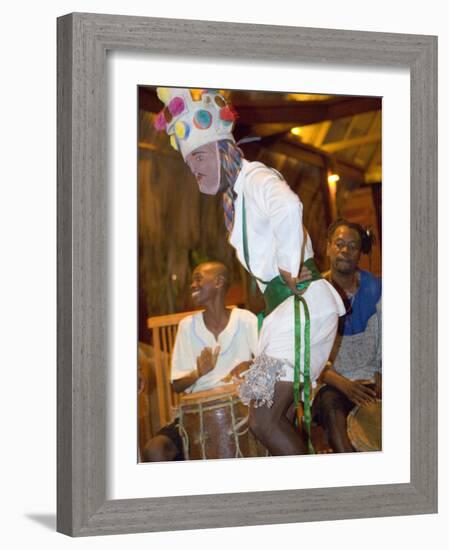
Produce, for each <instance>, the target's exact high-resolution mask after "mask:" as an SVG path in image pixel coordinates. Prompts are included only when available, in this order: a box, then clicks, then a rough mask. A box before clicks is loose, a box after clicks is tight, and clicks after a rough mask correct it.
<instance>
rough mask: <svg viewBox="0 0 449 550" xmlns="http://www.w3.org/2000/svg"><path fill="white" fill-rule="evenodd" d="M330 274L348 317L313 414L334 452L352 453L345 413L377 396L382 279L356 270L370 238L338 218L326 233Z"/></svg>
mask: <svg viewBox="0 0 449 550" xmlns="http://www.w3.org/2000/svg"><path fill="white" fill-rule="evenodd" d="M327 237H328V238H327V255H328V257H329V260H330V271H329V272H327V273H325V274H323V276H324V277H326V278H327V279H328V281H329V282H330V283H331V284H333V285H334V287H335V288H336V289H337V291H338V292H339V293H340V295H341V297H342V299H343V301H344V303H345V305H346V308H347V314H346V315H345V316H344V317H342V318H341V322H340V327H339V330H338V334H337V337H336V341H335V345H334V348H333V351H332V353H331V355H330V361H329V362H328V364H327V366H326V368H325V369H324V370H323V372H322V374H321V376H320V379H319V382H321V383H324V384H325V386H324V387H322V388H321V389H320V391H319V392H318V395H317V396H316V398H315V400H314V411H315V412H316V413H317V414H318V418H319V421H320V424H321V425H322V426H323V427H324V428H325V429H327V433H328V438H329V443H330V445H331V447H332V449H333V450H334V451H335V452H338V453H346V452H353V451H354V449H353V447H352V445H351V442H350V441H349V438H348V434H347V421H346V419H347V415H348V413H349V412H350V411H351V409H352V408H353V407H354V405H365V404H368V403H370V402H372V401H374V400H375V399H376V397H380V395H381V382H382V380H381V369H382V356H381V292H382V287H381V280H380V279H379V278H377V277H375V276H374V275H372V274H371V273H369V272H368V271H363V270H361V269H359V267H358V263H359V260H360V255H361V254H362V253H365V254H368V253H369V252H370V251H371V247H372V235H371V234H370V233H369V232H368V231H366V230H365V229H363V227H362V226H360V225H359V224H356V223H352V222H349V221H347V220H344V219H339V220H337V221H336V222H334V223H333V224H332V225H331V226H330V227H329V230H328V236H327Z"/></svg>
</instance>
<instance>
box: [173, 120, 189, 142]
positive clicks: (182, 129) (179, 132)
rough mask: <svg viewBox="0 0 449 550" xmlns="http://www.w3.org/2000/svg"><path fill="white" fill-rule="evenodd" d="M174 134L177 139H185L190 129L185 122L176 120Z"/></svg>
mask: <svg viewBox="0 0 449 550" xmlns="http://www.w3.org/2000/svg"><path fill="white" fill-rule="evenodd" d="M175 134H176V137H178V138H179V139H187V138H188V137H189V134H190V127H189V125H188V124H187V123H186V122H182V121H181V120H178V122H177V123H176V124H175Z"/></svg>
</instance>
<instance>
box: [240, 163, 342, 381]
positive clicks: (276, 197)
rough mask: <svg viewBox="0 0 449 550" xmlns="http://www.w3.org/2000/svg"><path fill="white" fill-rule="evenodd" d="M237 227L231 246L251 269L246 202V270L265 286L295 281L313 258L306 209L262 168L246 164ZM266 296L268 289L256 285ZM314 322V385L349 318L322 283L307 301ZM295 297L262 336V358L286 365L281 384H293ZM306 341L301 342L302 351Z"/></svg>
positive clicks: (273, 173)
mask: <svg viewBox="0 0 449 550" xmlns="http://www.w3.org/2000/svg"><path fill="white" fill-rule="evenodd" d="M234 191H235V192H236V193H237V198H236V200H235V203H234V208H235V213H234V216H235V217H234V227H233V229H232V232H231V235H230V238H229V242H230V244H231V245H232V246H233V247H234V248H235V249H236V253H237V258H238V259H239V261H240V262H241V263H242V265H243V266H244V267H246V268H247V269H248V266H247V265H246V262H245V254H244V249H243V231H242V223H243V211H242V210H243V208H242V202H243V196H244V197H245V210H246V230H247V241H248V250H249V263H250V266H249V268H250V269H248V270H250V271H251V273H252V274H253V275H255V276H256V277H258V278H259V279H262V280H263V281H267V282H268V281H271V280H272V279H274V278H275V277H277V276H278V275H279V269H283V270H285V271H288V272H289V273H291V274H292V275H293V276H296V275H297V274H298V272H299V268H300V265H301V263H302V262H304V261H306V260H308V259H309V258H312V257H313V248H312V243H311V241H310V237H309V235H308V233H307V231H306V230H305V229H304V227H303V224H302V204H301V201H300V200H299V198H298V196H297V195H296V194H295V193H293V191H292V190H291V189H290V187H289V186H288V185H287V183H286V182H285V181H284V180H283V178H282V176H281V175H280V174H279V173H278V172H276V170H273V169H271V168H268V167H266V166H265V165H264V164H261V163H260V162H248V161H246V160H244V161H243V165H242V169H241V171H240V173H239V175H238V178H237V180H236V182H235V184H234ZM257 283H258V285H259V288H260V290H261V291H262V292H263V291H264V290H265V288H266V285H265V284H263V283H261V282H260V281H257ZM303 297H304V299H305V300H306V302H307V305H308V308H309V312H310V320H311V337H310V341H311V375H312V380H313V381H315V380H316V379H317V378H318V376H319V374H320V372H321V370H322V369H323V367H324V365H325V364H326V361H327V359H328V357H329V353H330V350H331V347H332V344H333V341H334V338H335V334H336V331H337V322H338V317H339V316H341V315H344V314H345V308H344V305H343V302H342V300H341V298H340V296H339V294H338V293H337V291H336V290H335V289H334V288H333V287H332V285H330V284H329V283H328V282H327V281H325V280H324V279H320V280H318V281H313V282H312V283H311V284H310V286H309V288H308V289H307V291H306V292H305V293H304V295H303ZM293 306H294V297H293V296H290V297H289V298H287V299H286V300H285V301H284V302H282V303H281V304H280V305H279V306H278V307H277V308H275V309H274V311H272V312H271V313H270V314H269V315H268V316H267V317H266V318H265V320H264V322H263V325H262V330H261V332H260V336H259V347H258V355H260V354H266V355H269V356H271V357H274V358H278V359H281V360H283V361H285V364H286V365H289V366H290V368H289V369H287V372H286V374H285V376H284V377H283V378H282V379H283V380H291V381H292V380H293V365H294V359H295V346H294V344H295V336H294V334H295V333H294V329H295V322H294V307H293ZM303 343H304V338H302V346H303Z"/></svg>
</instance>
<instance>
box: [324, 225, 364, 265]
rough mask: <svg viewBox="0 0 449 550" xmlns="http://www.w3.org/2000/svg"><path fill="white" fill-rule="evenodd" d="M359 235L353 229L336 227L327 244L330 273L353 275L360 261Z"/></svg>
mask: <svg viewBox="0 0 449 550" xmlns="http://www.w3.org/2000/svg"><path fill="white" fill-rule="evenodd" d="M360 248H361V241H360V235H359V234H358V232H357V231H355V230H354V229H351V228H349V227H346V226H345V225H342V226H340V227H337V229H336V230H335V231H334V234H333V235H332V239H331V241H330V242H328V244H327V255H328V257H329V260H330V263H331V269H332V271H336V272H338V273H341V274H350V273H354V271H355V270H356V269H357V265H358V263H359V259H360Z"/></svg>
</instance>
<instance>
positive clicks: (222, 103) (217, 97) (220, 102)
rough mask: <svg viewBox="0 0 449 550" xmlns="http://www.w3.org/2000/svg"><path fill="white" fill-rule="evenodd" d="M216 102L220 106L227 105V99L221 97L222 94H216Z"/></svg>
mask: <svg viewBox="0 0 449 550" xmlns="http://www.w3.org/2000/svg"><path fill="white" fill-rule="evenodd" d="M215 103H216V104H217V105H218V106H219V107H224V106H225V105H226V101H225V100H224V99H223V98H222V97H221V95H216V96H215Z"/></svg>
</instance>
